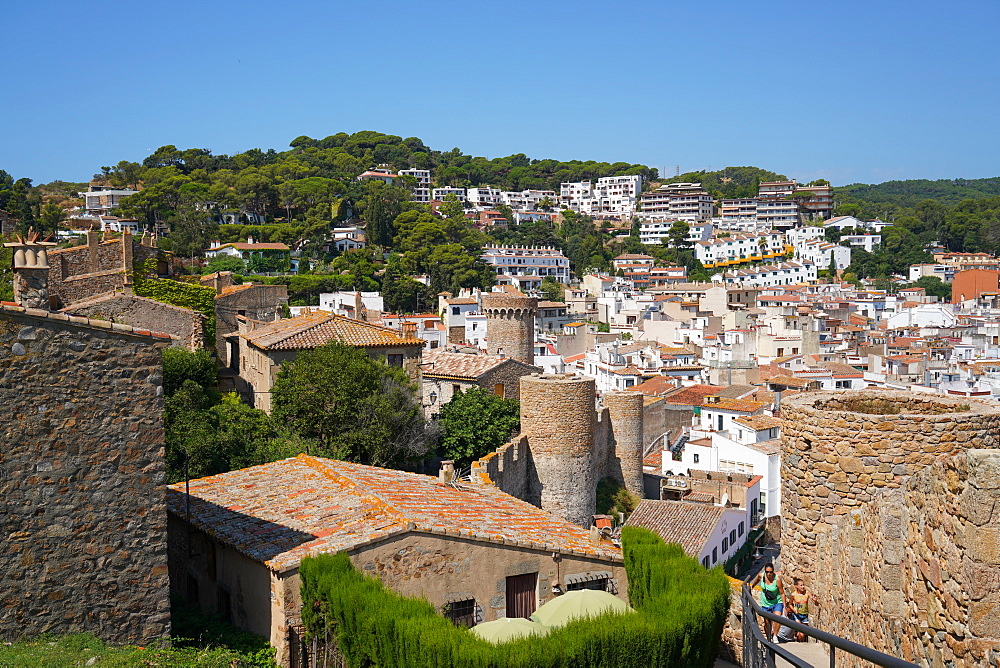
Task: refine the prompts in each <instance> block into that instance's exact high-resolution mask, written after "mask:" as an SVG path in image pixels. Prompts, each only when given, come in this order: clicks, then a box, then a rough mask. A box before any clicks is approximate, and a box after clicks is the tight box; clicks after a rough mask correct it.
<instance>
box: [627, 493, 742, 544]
mask: <svg viewBox="0 0 1000 668" xmlns="http://www.w3.org/2000/svg"><path fill="white" fill-rule="evenodd" d="M725 510H726V509H725V508H723V507H722V506H710V505H708V504H704V503H685V502H684V501H653V500H650V499H646V500H644V501H640V502H639V505H638V507H637V508H636V509H635V512H633V513H632V515H631V516H630V517H629V518H628V521H627V522H626V523H625V524H627V525H629V526H637V527H643V528H645V529H649V530H650V531H652V532H654V533H656V534H658V535H659V536H660V538H662V539H663V540H664V542H666V543H679V544H680V546H681V547H683V548H684V551H685V552H686V553H687V554H688V556H691V557H697V556H698V555H699V554H700V553H701V549H702V548H703V547H705V542H706V541H707V540H708V539H709V537H710V536H711V535H712V532H713V531H714V530H715V527H716V526H718V524H719V521H720V520H721V519H722V514H723V513H724V512H725Z"/></svg>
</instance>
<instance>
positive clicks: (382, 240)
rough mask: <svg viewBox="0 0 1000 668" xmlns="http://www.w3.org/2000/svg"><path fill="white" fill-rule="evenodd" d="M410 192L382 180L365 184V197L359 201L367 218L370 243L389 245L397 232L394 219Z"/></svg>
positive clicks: (365, 218) (363, 216)
mask: <svg viewBox="0 0 1000 668" xmlns="http://www.w3.org/2000/svg"><path fill="white" fill-rule="evenodd" d="M407 199H409V193H408V192H407V191H406V190H404V189H403V188H397V187H395V186H390V185H388V184H385V183H383V182H382V181H368V182H366V183H365V184H364V197H363V199H362V200H361V201H360V202H359V205H360V209H361V216H362V218H363V219H364V220H365V229H366V230H367V232H368V240H369V242H370V243H373V244H377V245H379V246H388V245H389V244H391V243H392V238H393V237H394V236H395V234H396V230H395V228H394V227H393V221H394V220H395V219H396V217H397V216H398V215H399V214H400V213H401V212H402V210H403V202H404V201H406V200H407Z"/></svg>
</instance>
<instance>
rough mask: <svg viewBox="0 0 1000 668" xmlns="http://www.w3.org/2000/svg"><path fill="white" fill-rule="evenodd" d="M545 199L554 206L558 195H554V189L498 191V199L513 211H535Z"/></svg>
mask: <svg viewBox="0 0 1000 668" xmlns="http://www.w3.org/2000/svg"><path fill="white" fill-rule="evenodd" d="M545 200H547V201H548V202H549V203H550V205H551V206H552V207H553V208H555V206H556V204H557V203H558V201H559V197H558V196H556V191H555V190H522V191H520V192H512V191H504V192H501V193H500V201H501V202H503V203H504V204H506V205H507V206H509V207H510V208H511V209H513V210H514V211H537V210H538V209H540V208H541V204H542V202H543V201H545Z"/></svg>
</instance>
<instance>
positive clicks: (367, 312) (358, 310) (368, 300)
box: [319, 291, 384, 320]
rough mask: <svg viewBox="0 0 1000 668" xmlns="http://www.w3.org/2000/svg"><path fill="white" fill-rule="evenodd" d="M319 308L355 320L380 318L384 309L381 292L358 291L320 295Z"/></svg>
mask: <svg viewBox="0 0 1000 668" xmlns="http://www.w3.org/2000/svg"><path fill="white" fill-rule="evenodd" d="M319 308H320V310H323V311H330V312H331V313H335V314H336V315H342V316H345V317H348V318H353V319H354V320H369V319H375V318H379V317H381V314H382V311H383V309H384V307H383V305H382V293H381V292H357V291H351V292H323V293H320V296H319Z"/></svg>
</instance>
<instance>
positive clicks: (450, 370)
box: [423, 349, 538, 380]
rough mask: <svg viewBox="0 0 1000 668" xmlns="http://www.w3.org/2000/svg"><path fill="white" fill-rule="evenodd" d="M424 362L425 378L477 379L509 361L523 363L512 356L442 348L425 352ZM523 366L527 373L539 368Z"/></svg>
mask: <svg viewBox="0 0 1000 668" xmlns="http://www.w3.org/2000/svg"><path fill="white" fill-rule="evenodd" d="M423 362H424V366H423V375H424V377H425V378H465V379H468V380H476V379H477V378H479V377H480V376H482V375H483V374H484V373H486V372H488V371H492V370H493V369H496V368H497V367H499V366H500V365H502V364H506V363H508V362H513V363H514V364H521V362H518V361H517V360H514V359H512V358H510V357H499V356H497V355H473V354H470V353H453V352H448V351H445V350H440V349H436V350H428V351H426V352H424V354H423ZM523 366H524V368H525V369H526V373H531V372H533V371H536V370H537V369H538V368H537V367H532V366H528V365H527V364H525V365H523Z"/></svg>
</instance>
